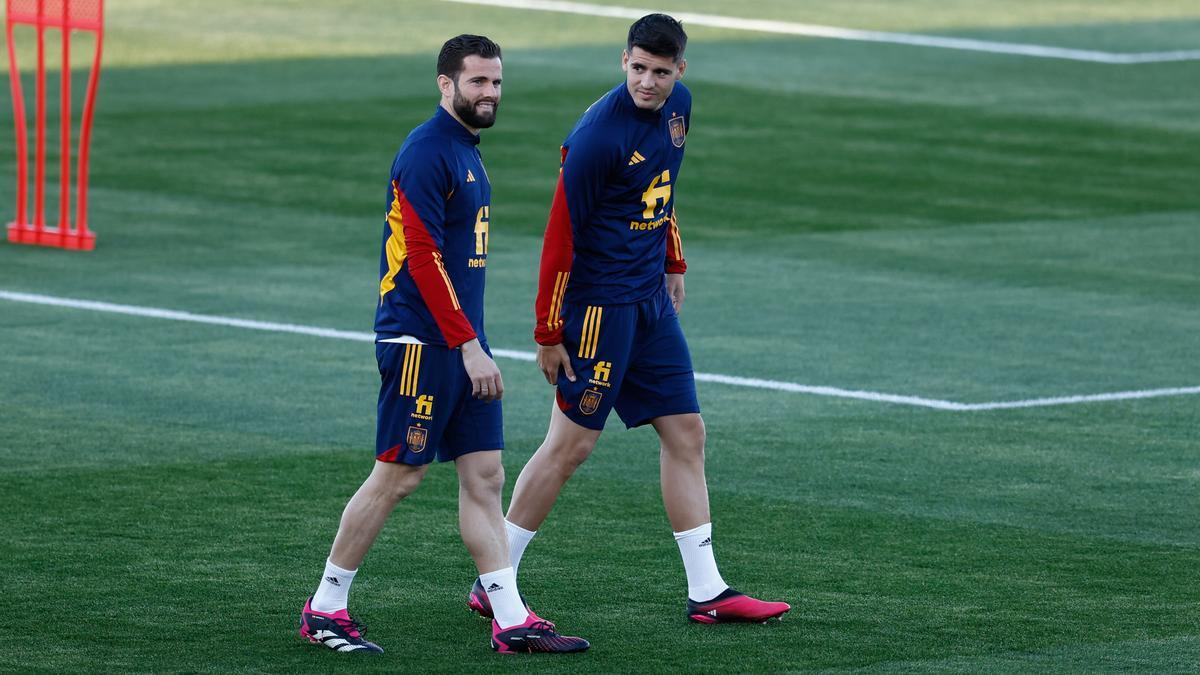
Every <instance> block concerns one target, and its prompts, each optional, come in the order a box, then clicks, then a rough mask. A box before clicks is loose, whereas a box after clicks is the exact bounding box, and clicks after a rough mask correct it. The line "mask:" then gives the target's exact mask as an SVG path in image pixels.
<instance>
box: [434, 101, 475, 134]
mask: <svg viewBox="0 0 1200 675" xmlns="http://www.w3.org/2000/svg"><path fill="white" fill-rule="evenodd" d="M438 105H440V106H441V107H442V110H445V111H446V112H447V113H449V114H450V116H451V117H453V118H454V121H455V122H458V123H459V124H461V125H463V128H464V129H466V130H467V131H469V132H471V133H472V134H473V135H475V136H478V135H479V129H476V128H475V127H473V126H471V125H469V124H467V123H466V122H464V121H462V118H461V117H459V116H458V113H456V112H454V106H452V105H450V103H449V102H448V101H446V99H442V101H441V103H438Z"/></svg>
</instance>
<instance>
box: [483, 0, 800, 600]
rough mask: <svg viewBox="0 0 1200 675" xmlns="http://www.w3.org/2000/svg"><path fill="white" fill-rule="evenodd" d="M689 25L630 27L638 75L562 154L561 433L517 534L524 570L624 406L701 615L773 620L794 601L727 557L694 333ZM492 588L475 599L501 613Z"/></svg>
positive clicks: (554, 351)
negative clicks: (650, 440) (716, 542)
mask: <svg viewBox="0 0 1200 675" xmlns="http://www.w3.org/2000/svg"><path fill="white" fill-rule="evenodd" d="M686 45H687V35H686V33H684V31H683V26H682V25H680V23H679V22H678V21H676V20H675V19H673V18H671V17H669V16H666V15H664V14H651V15H649V16H645V17H642V18H641V19H639V20H638V21H637V22H635V23H634V24H633V26H631V27H630V29H629V37H628V41H627V44H626V49H625V52H624V53H623V55H622V57H621V68H622V70H624V71H625V73H626V79H625V82H623V83H621V84H620V85H618V86H616V87H614V88H613V89H612V90H611V91H609V92H608V93H607V94H605V95H604V96H603V97H602V98H601V99H600V100H599V101H596V102H595V103H593V104H592V106H591V107H590V108H588V109H587V112H585V113H584V114H583V117H582V118H580V120H579V122H578V123H576V125H575V128H574V130H572V131H571V133H570V135H568V136H567V139H566V141H565V142H564V143H563V146H562V171H561V172H560V174H559V180H558V188H557V190H556V192H555V195H554V201H553V204H552V205H551V207H550V218H549V223H548V225H547V226H546V235H545V241H544V244H543V248H542V262H541V272H540V276H539V286H538V295H537V327H536V329H535V331H534V338H535V340H536V341H537V343H538V355H537V362H538V366H539V367H540V368H541V370H542V372H543V374H544V375H545V376H546V380H547V381H548V382H550V383H551V384H556V385H557V391H556V395H555V405H554V406H552V412H551V419H550V428H549V430H548V431H547V433H546V440H545V441H544V442H543V443H542V446H541V447H540V448H538V450H537V452H536V453H535V454H534V455H533V457H532V458H530V460H529V463H528V464H526V465H525V468H524V470H522V471H521V475H520V477H519V478H518V479H517V484H516V488H515V490H514V492H513V498H512V502H511V503H510V504H509V508H508V517H507V523H506V528H507V530H508V542H509V546H510V549H511V561H512V567H513V569H517V567H518V565H519V564H520V560H521V556H522V554H523V553H524V550H525V547H526V545H527V544H528V543H529V541H530V539H532V538H533V536H534V534H535V533H536V531H537V529H538V527H539V526H541V524H542V521H543V520H545V518H546V516H547V514H549V513H550V509H551V507H553V506H554V502H555V500H556V499H557V498H558V494H559V491H560V490H561V489H562V486H563V485H564V484H565V483H566V481H567V479H569V478H570V477H571V475H572V474H573V473H574V472H575V469H576V468H577V467H578V466H579V465H580V464H581V463H582V462H583V461H584V460H585V459H587V457H588V455H589V454H590V453H591V452H592V449H593V448H594V447H595V444H596V440H597V439H598V438H599V437H600V432H601V430H602V429H603V428H604V422H605V419H606V418H607V417H608V413H609V411H610V410H612V409H614V408H615V409H616V411H617V415H618V416H619V417H620V418H621V421H623V422H624V423H625V425H626V426H627V427H636V426H641V425H643V424H650V425H653V426H654V429H655V431H657V432H658V435H659V438H660V440H661V442H662V450H661V481H662V495H663V503H664V504H665V505H666V509H667V517H668V519H669V520H670V522H671V527H672V529H673V530H674V531H675V540H676V541H677V542H678V544H679V552H680V554H681V555H682V556H683V566H684V570H685V571H686V573H687V585H688V600H687V617H688V619H690V620H691V621H695V622H699V623H707V624H713V623H725V622H763V621H766V620H768V619H772V618H778V617H781V616H782V615H783V614H784V613H785V612H787V611H788V610H789V609H791V607H790V606H789V605H788V604H787V603H783V602H763V601H761V600H756V599H754V598H751V597H749V596H747V595H744V594H742V593H739V592H738V591H735V590H734V589H732V588H730V587H729V585H728V584H726V583H725V581H724V579H722V578H721V574H720V572H719V571H718V570H717V564H716V561H715V559H714V557H713V537H712V524H711V521H710V516H709V508H708V487H707V483H706V482H705V477H704V422H703V420H701V418H700V414H699V413H700V406H699V403H698V402H697V399H696V384H695V378H694V377H693V373H692V361H691V355H690V354H689V352H688V346H687V342H686V341H685V340H684V337H683V332H682V330H681V329H680V325H679V317H678V310H679V308H680V306H681V305H682V304H683V298H684V284H683V274H684V272H685V271H686V269H687V265H686V263H685V262H684V258H683V250H682V246H681V244H680V239H679V231H678V229H677V226H676V220H675V185H676V183H677V182H678V180H679V168H680V164H681V163H682V162H683V151H684V149H685V147H686V141H687V134H688V130H689V128H690V124H691V119H690V117H691V108H692V105H691V102H692V97H691V93H690V92H689V91H688V90H687V88H686V87H685V86H683V85H682V84H680V83H678V80H679V79H680V78H682V77H683V73H684V70H685V69H686V68H687V62H686V61H685V60H684V59H683V52H684V48H685V47H686ZM485 595H486V593H485V592H484V591H483V588H482V587H481V586H480V584H479V583H478V582H477V583H476V585H475V587H474V588H473V589H472V592H471V594H470V596H469V599H468V602H469V603H470V604H471V606H472V607H473V608H475V609H476V610H477V611H480V612H481V613H484V614H485V615H486V613H487V611H488V608H487V606H486V605H485V604H484V602H485V599H486V598H485V597H484V596H485Z"/></svg>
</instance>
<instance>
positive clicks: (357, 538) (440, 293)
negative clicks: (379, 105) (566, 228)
mask: <svg viewBox="0 0 1200 675" xmlns="http://www.w3.org/2000/svg"><path fill="white" fill-rule="evenodd" d="M437 72H438V75H437V85H438V89H439V90H440V91H441V103H440V105H439V106H438V109H437V111H436V112H435V113H434V115H433V117H432V118H430V119H429V120H428V121H426V122H425V123H423V124H421V125H420V126H418V127H417V128H416V129H414V130H413V131H412V133H410V134H409V135H408V138H407V139H405V141H404V144H403V146H401V148H400V151H399V153H397V155H396V159H395V161H394V162H393V164H392V173H391V182H390V184H389V186H388V191H387V210H386V213H387V217H386V220H385V223H384V229H383V251H382V254H381V256H380V282H379V306H378V308H377V310H376V314H375V333H376V347H375V354H376V358H377V360H378V362H379V373H380V377H381V381H382V384H381V386H380V390H379V406H378V426H377V430H376V448H375V459H376V461H375V464H374V467H373V469H372V471H371V473H370V475H369V476H368V477H367V479H366V482H364V483H363V484H362V486H361V487H360V488H359V489H358V491H357V492H356V493H355V494H354V496H353V497H352V498H351V499H350V502H349V503H348V504H347V505H346V509H345V511H344V512H343V513H342V520H341V525H340V526H339V528H338V532H337V536H336V538H335V539H334V541H333V548H332V550H331V551H330V554H329V559H328V561H327V562H326V564H325V572H324V574H322V575H321V582H320V585H319V586H318V588H317V591H316V593H315V594H314V595H313V596H312V597H311V598H309V600H308V602H306V603H305V605H304V609H303V611H302V613H301V626H300V635H301V636H303V637H305V638H307V639H308V640H309V641H311V642H313V643H315V644H321V645H324V646H326V647H329V648H331V649H333V650H335V651H339V652H364V653H380V652H382V651H383V650H382V649H381V648H380V647H379V646H378V645H376V644H375V643H373V642H369V641H368V640H366V639H365V638H364V637H363V630H364V629H363V626H362V625H361V624H359V623H358V622H356V621H355V620H354V619H353V618H351V617H350V614H349V613H348V612H347V609H346V607H347V597H348V595H349V592H350V584H351V583H352V582H353V581H354V577H355V575H356V574H357V572H358V567H359V565H360V564H361V563H362V561H363V558H364V557H365V556H366V554H367V551H368V550H369V549H370V548H371V545H372V544H373V543H374V541H375V538H376V536H377V535H378V534H379V531H380V530H381V529H382V527H383V524H384V521H385V520H386V519H387V517H388V515H389V514H391V512H392V510H393V509H394V508H395V506H396V504H397V503H399V502H400V500H402V499H404V498H405V497H407V496H408V495H409V494H411V493H412V492H413V490H415V489H416V488H417V486H418V485H419V484H420V482H421V479H422V477H424V475H425V470H426V469H427V468H428V467H429V464H430V463H431V462H432V461H433V460H434V458H435V457H436V458H437V459H438V460H439V461H442V462H447V461H453V462H454V464H455V468H456V469H457V471H458V482H459V491H458V506H459V530H460V532H461V534H462V539H463V543H465V544H466V546H467V551H468V552H469V553H470V554H471V557H472V558H473V559H474V561H475V566H476V568H477V569H478V570H479V573H480V579H482V580H483V584H484V588H485V591H484V593H485V595H486V597H487V598H488V601H489V605H490V607H492V608H494V609H495V612H494V619H493V621H492V648H493V649H495V650H497V651H499V652H502V653H512V652H526V653H528V652H560V653H561V652H577V651H582V650H585V649H587V648H588V642H587V641H586V640H584V639H582V638H576V637H568V636H563V635H559V634H558V633H557V632H556V631H555V630H554V625H553V624H552V623H550V622H547V621H544V620H543V619H541V618H540V617H538V616H537V615H535V614H534V613H533V612H531V611H529V608H528V607H527V606H526V605H525V602H524V599H523V598H522V597H521V595H520V593H519V591H518V590H517V582H516V573H515V571H514V570H513V568H512V567H511V566H510V565H509V554H508V545H507V543H506V540H505V531H504V522H503V516H502V511H501V506H500V490H501V488H502V487H503V485H504V469H503V466H502V464H501V462H500V450H501V448H503V447H504V435H503V429H502V426H501V409H500V398H501V395H502V394H503V393H504V383H503V381H502V379H501V377H500V371H499V369H498V368H497V367H496V364H495V362H494V361H493V360H492V357H491V352H490V351H489V349H488V346H487V338H486V336H485V335H484V332H483V285H484V272H485V270H486V266H487V251H488V235H489V225H490V222H491V212H490V201H491V185H490V183H489V182H488V176H487V172H486V171H484V168H483V160H482V157H481V156H480V154H479V150H478V147H477V146H478V144H479V130H480V129H486V128H488V127H491V126H492V125H493V124H494V123H495V121H496V110H497V108H498V107H499V104H500V86H501V61H500V47H499V46H497V45H496V44H495V43H494V42H492V41H491V40H489V39H487V38H485V37H482V36H478V35H460V36H458V37H455V38H452V39H450V40H449V41H447V42H446V44H445V45H443V46H442V51H441V53H440V55H439V56H438V64H437ZM418 621H419V619H417V620H415V621H414V623H415V624H417V625H420V624H419V623H417V622H418ZM417 632H420V631H417ZM419 646H420V647H422V648H423V646H424V645H419Z"/></svg>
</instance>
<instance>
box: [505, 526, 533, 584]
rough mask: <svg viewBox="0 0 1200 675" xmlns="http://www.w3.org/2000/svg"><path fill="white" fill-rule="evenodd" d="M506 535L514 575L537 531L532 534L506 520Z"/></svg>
mask: <svg viewBox="0 0 1200 675" xmlns="http://www.w3.org/2000/svg"><path fill="white" fill-rule="evenodd" d="M504 533H505V534H507V535H508V560H509V562H511V563H512V568H513V574H514V575H515V574H516V573H517V570H518V569H519V568H520V567H521V556H523V555H525V547H526V546H528V545H529V542H530V540H531V539H533V535H535V534H537V530H534V531H533V532H530V531H529V530H527V529H525V528H523V527H521V526H520V525H513V524H512V523H510V522H508V519H507V518H505V519H504Z"/></svg>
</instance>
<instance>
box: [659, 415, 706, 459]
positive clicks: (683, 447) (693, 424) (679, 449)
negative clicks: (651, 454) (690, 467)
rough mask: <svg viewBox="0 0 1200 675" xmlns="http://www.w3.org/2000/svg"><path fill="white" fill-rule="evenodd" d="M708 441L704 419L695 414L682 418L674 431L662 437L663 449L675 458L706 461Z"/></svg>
mask: <svg viewBox="0 0 1200 675" xmlns="http://www.w3.org/2000/svg"><path fill="white" fill-rule="evenodd" d="M706 441H707V432H706V431H705V429H704V420H703V419H702V418H701V417H700V416H699V415H693V416H689V417H687V418H684V419H682V420H680V423H679V424H678V425H677V426H675V427H674V428H673V429H672V433H670V434H669V435H664V436H663V437H662V451H663V452H664V453H666V454H669V455H670V456H671V457H672V458H673V459H678V460H684V461H696V460H699V461H704V444H705V442H706Z"/></svg>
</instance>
